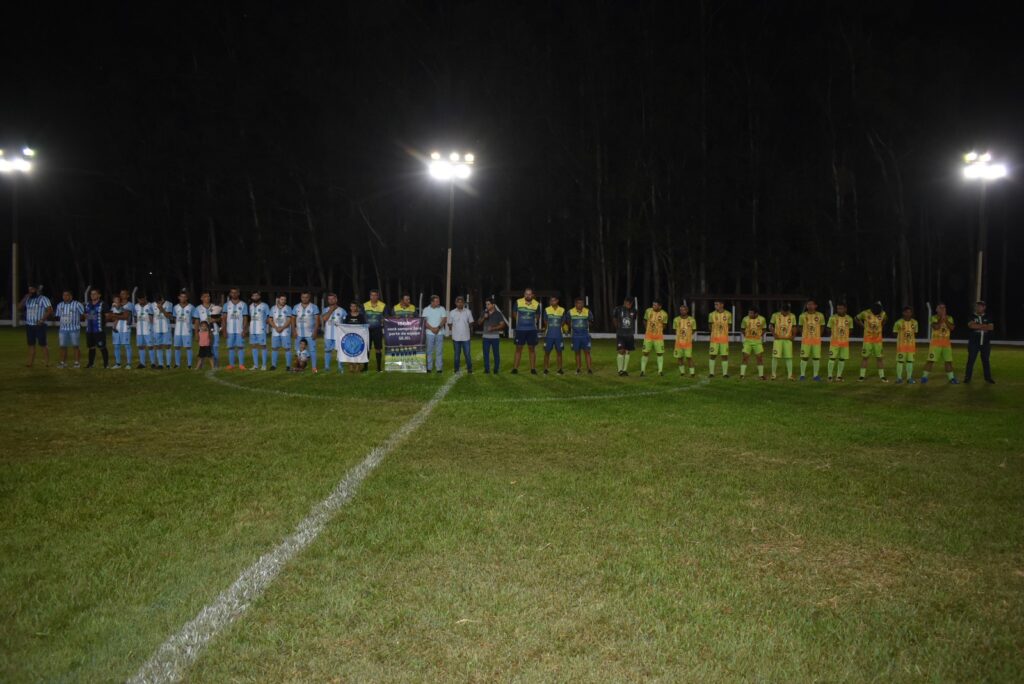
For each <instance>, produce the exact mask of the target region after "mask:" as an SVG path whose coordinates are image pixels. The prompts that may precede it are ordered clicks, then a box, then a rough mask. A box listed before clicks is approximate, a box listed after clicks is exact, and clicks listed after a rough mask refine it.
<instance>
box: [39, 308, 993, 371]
mask: <svg viewBox="0 0 1024 684" xmlns="http://www.w3.org/2000/svg"><path fill="white" fill-rule="evenodd" d="M130 299H131V298H130V296H129V293H128V291H127V290H121V291H120V293H119V294H118V295H117V296H115V297H113V298H112V299H111V301H110V302H109V303H108V302H106V301H105V300H104V299H103V294H102V292H101V291H100V290H98V289H92V290H90V291H89V294H88V298H87V300H86V301H85V302H84V303H83V302H80V301H77V300H75V299H74V296H73V295H72V293H71V292H70V291H69V290H66V291H64V292H63V295H62V299H61V301H60V302H59V303H58V304H57V306H56V308H55V309H54V308H52V307H51V304H50V301H49V299H47V298H46V297H45V296H43V295H42V294H40V293H39V292H38V291H36V290H35V288H30V291H29V294H27V295H26V296H25V299H24V300H23V302H22V304H23V307H24V309H25V312H26V323H27V326H28V327H27V331H28V342H29V354H30V355H29V365H30V366H31V365H32V362H33V360H34V358H35V349H36V347H37V346H39V347H40V348H42V349H44V350H45V349H46V327H47V325H48V324H49V322H50V321H51V320H55V321H56V322H57V323H58V325H59V345H60V360H59V363H58V367H59V368H65V367H74V368H79V367H81V349H80V333H81V329H82V327H83V325H84V327H85V337H86V346H87V349H88V361H87V363H86V366H85V367H86V368H92V367H94V366H95V363H96V357H97V354H99V356H100V358H101V362H102V365H103V367H104V368H112V369H120V368H124V369H131V368H140V369H141V368H151V369H157V370H163V369H169V368H200V367H202V365H203V364H204V363H205V364H206V365H207V366H208V367H210V368H215V367H220V346H221V344H220V343H221V337H222V336H223V337H224V338H225V342H226V349H227V359H226V361H227V364H226V365H225V366H224V369H225V370H233V369H236V368H237V369H238V370H263V371H266V370H276V369H277V368H278V362H279V360H281V357H282V356H283V360H284V367H285V369H287V370H288V371H302V370H305V369H306V368H310V369H311V370H312V371H313V372H314V373H315V372H319V369H320V368H319V364H318V356H317V347H318V338H320V337H321V336H322V341H323V345H322V346H323V357H322V359H323V367H324V368H325V369H330V368H331V360H332V357H335V356H338V352H339V346H340V341H339V334H338V330H339V326H341V325H361V326H365V327H366V328H367V331H368V342H369V348H370V349H372V350H373V352H374V356H375V361H376V369H377V371H378V372H380V371H382V370H383V368H382V364H381V356H382V352H383V349H384V336H383V335H382V324H383V323H384V319H385V318H386V317H392V318H415V317H422V318H423V319H424V326H425V329H426V336H427V344H426V348H427V371H428V372H430V371H435V372H437V373H440V372H442V365H441V364H442V362H441V355H442V349H443V339H444V337H445V336H449V337H451V338H452V340H453V345H454V349H455V372H456V373H457V372H459V367H460V366H459V357H460V355H462V356H464V357H465V364H466V370H467V372H470V373H471V372H472V361H471V356H470V340H471V338H472V328H473V327H478V328H480V329H482V333H483V347H484V348H483V351H484V372H485V373H498V372H499V370H500V352H499V345H498V340H499V338H500V336H501V335H502V334H503V333H504V332H506V331H509V332H511V333H512V336H513V339H514V344H515V354H514V359H513V364H512V369H511V373H512V374H518V373H519V368H520V365H521V364H522V362H523V358H522V357H523V350H524V349H526V350H527V351H528V363H529V371H530V373H531V374H534V375H536V374H537V373H538V367H537V366H538V360H537V352H536V347H537V346H538V345H539V344H540V343H541V342H543V347H544V358H543V369H542V370H543V373H544V374H548V373H550V372H552V371H553V372H555V373H557V374H564V372H565V371H564V368H563V352H564V350H565V344H566V342H565V340H566V337H567V336H568V338H569V342H570V345H571V350H572V352H573V354H574V355H575V371H576V374H581V373H583V372H586V373H588V374H590V373H593V361H592V358H591V345H592V337H591V327H592V326H593V323H594V315H593V312H592V311H591V310H590V309H589V308H588V307H587V306H586V304H585V300H584V298H582V297H577V298H576V299H575V300H573V303H572V306H570V308H568V309H565V308H563V307H562V306H561V303H560V300H559V298H558V297H550V298H549V304H548V306H547V307H543V306H542V304H541V302H540V300H539V299H538V298H536V297H535V295H534V292H533V290H532V289H529V288H527V289H526V290H525V291H524V293H523V296H522V297H520V298H519V299H518V300H517V301H516V303H515V307H514V309H513V310H512V320H511V321H509V320H508V319H507V318H506V317H505V315H504V314H502V312H501V311H500V309H499V308H498V307H497V306H496V305H495V302H494V301H492V300H487V301H486V302H485V307H484V309H483V311H482V312H481V314H480V318H479V320H476V319H474V316H473V314H472V313H471V312H470V311H469V309H468V308H467V307H466V306H465V301H464V299H463V298H462V297H458V298H456V307H455V308H453V309H451V310H448V309H445V308H442V307H440V298H439V297H437V296H436V295H435V296H433V297H431V305H430V306H429V307H425V308H424V309H423V310H422V311H420V310H418V308H417V307H416V306H415V305H414V304H413V303H412V302H411V299H410V297H409V295H404V296H403V297H402V299H401V301H400V302H399V303H398V304H396V305H394V306H393V307H390V308H389V307H388V306H387V304H385V303H384V302H383V301H382V300H381V297H380V292H379V291H378V290H371V291H370V295H369V299H368V300H367V301H365V302H363V303H362V304H360V303H358V302H356V301H352V302H350V303H349V305H348V306H347V307H343V306H341V305H339V302H338V297H337V295H336V294H333V293H331V294H328V295H327V298H326V304H325V305H324V306H323V309H322V310H321V308H320V307H318V306H317V304H315V303H314V302H313V301H312V294H311V293H310V292H302V293H301V294H300V297H299V302H298V303H296V304H294V305H291V304H289V303H288V298H287V297H286V296H284V295H281V296H278V297H277V298H276V299H275V300H274V302H273V304H268V303H267V302H264V301H263V300H262V295H261V293H260V292H253V293H252V295H251V297H250V300H249V301H248V302H245V301H242V299H241V297H240V292H239V290H238V289H237V288H233V289H231V290H230V291H229V293H228V297H227V299H226V301H225V302H224V304H223V305H218V304H214V303H213V302H212V298H211V295H210V293H209V292H203V293H202V294H201V295H200V298H199V303H198V304H192V303H191V302H190V301H189V295H188V293H187V292H186V291H184V290H183V291H181V292H180V293H179V294H178V297H177V302H175V303H172V302H170V301H167V300H165V299H164V298H163V296H162V295H159V294H158V295H155V296H154V298H153V300H152V301H150V300H149V298H148V297H147V296H146V294H145V293H142V294H139V295H138V298H137V300H136V301H134V302H132V301H130ZM979 309H980V311H981V313H983V312H984V303H983V302H979ZM638 315H639V312H638V311H637V310H636V309H634V306H633V300H632V299H631V298H628V297H627V298H626V299H625V300H624V301H623V303H622V305H621V306H618V307H616V308H615V309H614V311H613V312H612V316H613V320H614V322H615V326H616V348H617V354H616V369H617V372H618V374H619V375H620V376H626V375H628V374H629V363H630V355H631V353H632V352H634V351H635V349H636V338H637V337H638V335H637V324H638V322H641V321H642V327H643V338H642V340H643V342H642V343H643V346H642V351H641V358H640V375H641V376H646V375H647V371H648V363H649V360H650V357H651V355H652V354H653V355H654V357H655V362H656V366H657V373H658V374H659V375H664V357H665V339H666V329H668V328H669V322H670V315H669V313H668V311H666V310H665V309H664V308H663V307H662V304H661V302H660V301H657V300H655V301H652V303H651V305H650V307H649V308H647V309H646V310H645V311H644V313H643V316H642V319H640V320H639V321H638ZM982 320H983V319H982V318H976V321H973V322H972V323H970V324H969V327H970V328H971V330H972V331H974V332H978V331H979V330H981V331H982V334H984V333H985V332H989V331H991V329H992V325H991V324H988V325H982V324H980V323H978V322H977V321H982ZM707 323H708V328H707V331H708V333H709V341H708V359H709V360H708V377H709V378H714V377H715V376H716V373H717V371H718V370H719V365H720V370H721V375H720V376H721V377H722V378H729V377H730V376H729V366H730V346H731V344H732V338H733V337H735V336H738V337H739V338H740V340H741V350H740V352H741V355H740V362H739V377H740V378H746V377H748V375H747V371H748V368H749V367H750V366H751V364H754V365H756V368H757V377H758V378H759V379H761V380H768V379H771V380H776V379H778V378H780V377H785V378H786V379H787V380H791V381H792V380H797V379H799V380H801V381H802V380H807V379H808V378H809V379H811V380H813V381H816V382H820V381H822V380H823V378H822V375H821V365H822V361H823V350H822V347H823V344H824V342H825V341H826V340H827V342H828V356H827V366H826V375H825V377H824V380H827V381H828V382H843V379H844V371H845V366H846V363H847V361H849V359H850V340H851V336H852V333H853V331H854V330H855V328H859V329H860V330H862V331H863V345H862V349H861V363H860V373H859V376H858V379H859V380H861V381H863V380H865V379H866V377H867V373H868V367H869V365H870V361H871V360H872V359H874V366H875V371H876V372H877V374H878V378H879V379H880V381H881V382H888V378H887V377H886V374H885V366H884V360H883V336H884V333H885V332H886V331H887V329H888V324H889V318H888V314H887V313H886V312H885V311H884V310H883V308H882V306H881V304H879V303H876V304H874V305H872V306H871V307H869V308H867V309H865V310H863V311H861V312H860V313H859V314H857V315H856V316H851V315H850V314H849V313H848V311H847V307H846V305H845V304H843V303H840V304H838V305H837V306H836V309H835V313H833V314H832V315H831V316H830V317H829V318H828V319H827V320H826V318H825V315H824V314H823V313H821V312H820V311H818V306H817V303H816V302H815V300H813V299H810V300H808V301H807V302H805V304H804V308H803V310H802V311H801V312H800V313H799V314H797V313H795V312H794V311H792V310H791V307H790V305H789V304H783V305H782V306H781V307H780V310H779V311H776V312H774V313H772V314H771V315H770V317H768V318H766V317H765V316H764V315H762V314H761V312H759V311H758V310H757V308H756V307H754V306H751V307H750V308H749V309H748V310H747V313H746V315H745V316H744V317H743V318H742V320H741V321H740V323H739V329H738V331H734V330H733V314H732V312H731V311H729V310H727V309H726V308H725V302H723V301H715V302H714V309H713V310H712V311H711V312H710V313H709V315H708V319H707ZM108 326H109V327H112V335H111V340H110V345H109V346H110V347H112V348H113V364H112V365H111V364H110V358H109V352H108V345H107V341H106V328H107V327H108ZM954 329H955V323H954V320H953V318H952V317H951V316H949V315H948V313H947V311H946V306H945V305H944V304H939V305H938V306H937V307H936V310H935V313H934V315H932V316H931V318H930V319H929V321H928V334H929V346H928V356H927V360H926V363H925V366H924V369H923V370H922V372H921V375H920V378H919V380H915V378H914V364H915V354H916V350H917V342H918V335H919V334H920V326H919V324H918V322H917V320H916V319H915V318H914V312H913V309H912V308H911V307H909V306H907V307H904V308H903V310H902V315H901V316H900V317H899V318H898V319H896V320H895V322H894V323H893V325H892V328H891V332H892V333H894V334H895V337H896V352H897V355H896V383H897V384H901V383H904V382H905V383H907V384H914V383H916V382H922V383H926V382H928V380H929V376H930V373H931V371H932V368H933V366H934V364H935V363H937V362H938V363H942V364H943V371H944V373H945V375H946V378H947V380H948V381H949V383H950V384H958V381H957V379H956V375H955V373H954V370H953V355H952V344H951V339H950V338H951V333H952V332H953V330H954ZM133 330H134V345H133V343H132V338H133ZM671 330H672V332H673V333H674V336H675V342H674V348H673V350H672V355H673V357H674V358H675V359H676V363H677V367H678V372H679V375H681V376H684V377H686V376H687V375H688V376H689V377H695V376H696V374H697V369H696V366H695V364H694V345H695V342H696V337H697V334H698V331H699V328H698V324H697V320H696V318H694V316H692V315H691V313H690V310H689V307H688V306H687V305H685V304H684V305H681V306H680V307H679V308H678V315H676V316H675V317H674V319H671ZM826 333H827V334H826ZM769 335H770V336H771V337H772V340H771V342H770V344H771V372H770V375H768V374H766V372H765V345H766V344H767V343H768V340H767V337H768V336H769ZM798 338H799V342H800V348H799V375H796V373H795V371H794V356H795V351H794V343H795V342H796V341H797V339H798ZM135 350H137V365H133V351H135ZM69 351H70V352H72V354H73V357H74V358H73V361H72V360H70V359H69V358H68V355H69ZM552 354H553V355H554V359H552ZM249 358H251V359H252V362H251V364H250V365H248V366H247V365H246V364H247V360H248V359H249ZM46 359H47V362H48V360H49V356H48V352H47V357H46ZM986 360H987V359H986ZM552 361H553V362H554V363H552ZM346 365H347V366H348V367H349V370H351V371H353V372H359V371H361V370H368V369H369V363H366V364H359V366H360V367H355V366H356V364H346ZM338 366H339V369H341V366H342V364H341V363H340V361H339V363H338ZM783 369H784V373H785V375H784V376H782V375H780V370H783Z"/></svg>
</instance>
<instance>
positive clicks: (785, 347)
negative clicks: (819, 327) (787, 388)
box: [771, 304, 796, 380]
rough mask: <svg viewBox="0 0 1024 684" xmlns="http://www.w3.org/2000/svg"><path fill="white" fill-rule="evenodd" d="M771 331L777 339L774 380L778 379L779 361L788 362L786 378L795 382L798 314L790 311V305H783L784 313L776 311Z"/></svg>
mask: <svg viewBox="0 0 1024 684" xmlns="http://www.w3.org/2000/svg"><path fill="white" fill-rule="evenodd" d="M771 331H772V335H774V337H775V341H774V342H772V380H774V379H775V378H776V377H778V376H777V375H776V371H777V370H778V367H779V359H785V361H786V377H788V378H789V379H790V380H793V379H794V378H793V338H795V337H796V314H794V313H793V312H792V311H790V308H789V304H783V305H782V311H776V312H775V313H773V314H772V318H771Z"/></svg>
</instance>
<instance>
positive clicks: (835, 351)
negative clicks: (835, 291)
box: [827, 302, 853, 382]
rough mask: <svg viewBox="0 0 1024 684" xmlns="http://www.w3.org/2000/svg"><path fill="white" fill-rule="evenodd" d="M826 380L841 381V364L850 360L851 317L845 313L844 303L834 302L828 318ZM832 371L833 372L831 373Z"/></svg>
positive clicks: (843, 364)
mask: <svg viewBox="0 0 1024 684" xmlns="http://www.w3.org/2000/svg"><path fill="white" fill-rule="evenodd" d="M827 327H828V330H829V341H828V381H829V382H832V380H833V378H834V379H835V381H836V382H842V381H843V366H845V365H846V362H847V361H849V360H850V332H851V331H852V330H853V318H852V317H851V316H850V314H848V313H846V304H843V303H842V302H840V303H839V304H836V312H835V313H834V314H832V315H831V316H830V317H829V319H828V325H827ZM833 371H835V373H834V374H833Z"/></svg>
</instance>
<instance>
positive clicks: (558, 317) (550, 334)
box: [544, 297, 565, 375]
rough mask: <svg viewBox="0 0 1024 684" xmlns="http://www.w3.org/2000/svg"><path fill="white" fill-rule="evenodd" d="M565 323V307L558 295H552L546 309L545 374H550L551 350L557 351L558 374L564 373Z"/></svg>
mask: <svg viewBox="0 0 1024 684" xmlns="http://www.w3.org/2000/svg"><path fill="white" fill-rule="evenodd" d="M564 323H565V309H564V308H563V307H562V306H561V305H560V304H559V303H558V297H551V298H550V299H549V300H548V305H547V307H545V309H544V375H547V374H548V368H549V366H550V362H551V350H554V351H555V355H556V357H557V360H558V374H559V375H563V374H564V373H565V371H563V370H562V352H563V351H564V350H565V336H564V335H563V334H562V325H563V324H564Z"/></svg>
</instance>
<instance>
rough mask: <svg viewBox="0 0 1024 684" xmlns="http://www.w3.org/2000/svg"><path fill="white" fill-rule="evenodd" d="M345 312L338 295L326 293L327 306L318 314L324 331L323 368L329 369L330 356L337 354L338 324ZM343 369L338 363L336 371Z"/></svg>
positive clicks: (342, 319) (338, 341)
mask: <svg viewBox="0 0 1024 684" xmlns="http://www.w3.org/2000/svg"><path fill="white" fill-rule="evenodd" d="M347 313H348V312H347V311H345V310H344V309H342V308H341V306H340V305H339V304H338V295H336V294H335V293H333V292H330V293H328V294H327V307H326V308H325V309H324V311H323V314H321V316H320V327H321V328H323V331H324V370H331V356H334V355H337V353H338V351H339V350H338V344H339V343H340V341H341V340H340V339H339V338H338V326H339V325H340V324H341V323H342V322H344V320H345V316H346V315H347ZM339 364H340V362H339ZM343 370H344V368H342V367H341V366H340V365H339V366H338V372H339V373H340V372H342V371H343Z"/></svg>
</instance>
